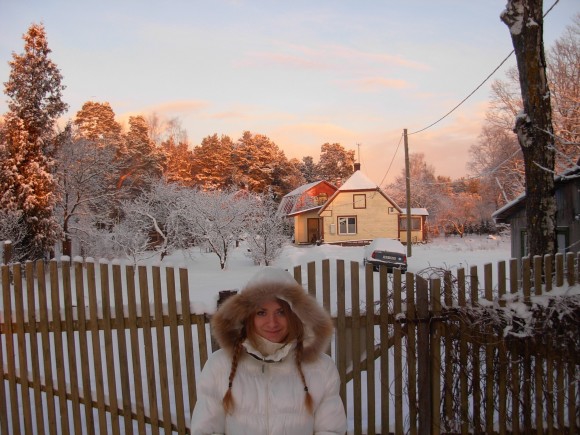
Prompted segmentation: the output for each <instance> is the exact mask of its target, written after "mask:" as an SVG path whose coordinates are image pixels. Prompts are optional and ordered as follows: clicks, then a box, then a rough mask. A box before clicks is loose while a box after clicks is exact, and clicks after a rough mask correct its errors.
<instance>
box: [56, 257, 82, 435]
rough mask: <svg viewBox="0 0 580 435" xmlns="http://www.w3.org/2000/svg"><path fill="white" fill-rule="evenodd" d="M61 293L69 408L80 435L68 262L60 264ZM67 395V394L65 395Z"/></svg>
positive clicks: (80, 426) (75, 353) (79, 411)
mask: <svg viewBox="0 0 580 435" xmlns="http://www.w3.org/2000/svg"><path fill="white" fill-rule="evenodd" d="M61 273H62V291H63V303H64V321H65V331H66V332H65V336H66V354H67V357H68V370H69V385H70V395H71V408H72V417H73V426H74V433H75V434H76V433H81V431H82V425H81V408H80V402H79V377H78V367H77V350H76V343H75V333H74V327H73V323H74V320H73V309H72V285H71V268H70V261H69V260H68V259H67V260H63V261H62V263H61ZM67 395H68V393H67Z"/></svg>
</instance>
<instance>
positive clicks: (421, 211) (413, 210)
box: [401, 206, 429, 216]
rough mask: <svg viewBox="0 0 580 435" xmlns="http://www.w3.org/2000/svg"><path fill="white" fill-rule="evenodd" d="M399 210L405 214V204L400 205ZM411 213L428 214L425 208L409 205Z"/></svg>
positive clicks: (414, 214) (417, 214) (415, 214)
mask: <svg viewBox="0 0 580 435" xmlns="http://www.w3.org/2000/svg"><path fill="white" fill-rule="evenodd" d="M401 210H403V213H404V214H407V207H406V206H402V207H401ZM411 214H412V215H413V216H429V212H428V211H427V209H426V208H422V207H411Z"/></svg>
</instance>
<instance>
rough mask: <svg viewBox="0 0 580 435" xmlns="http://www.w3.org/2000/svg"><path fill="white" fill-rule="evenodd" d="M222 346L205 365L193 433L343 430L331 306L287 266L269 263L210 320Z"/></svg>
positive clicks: (286, 434) (294, 434)
mask: <svg viewBox="0 0 580 435" xmlns="http://www.w3.org/2000/svg"><path fill="white" fill-rule="evenodd" d="M211 324H212V331H213V334H214V337H215V338H216V340H217V341H218V343H219V345H220V347H221V349H220V350H218V351H216V352H215V353H214V354H213V355H212V356H211V357H210V358H209V360H208V361H207V363H206V365H205V367H204V368H203V371H202V374H201V378H200V380H199V383H198V389H197V397H198V399H197V403H196V405H195V409H194V411H193V415H192V418H191V425H190V428H191V433H192V435H205V434H226V435H309V434H316V435H322V434H326V435H330V434H344V433H345V431H346V416H345V412H344V406H343V404H342V401H341V399H340V396H339V384H340V380H339V377H338V371H337V370H336V366H335V365H334V362H333V361H332V359H331V358H330V357H329V356H328V355H326V354H325V353H324V351H325V350H326V349H327V347H328V344H329V340H330V337H331V335H332V331H333V326H332V321H331V319H330V316H329V315H328V313H327V312H326V311H325V310H324V309H323V308H322V307H321V306H320V305H319V304H318V303H317V302H316V299H314V298H313V297H311V296H310V295H308V294H307V293H306V292H305V291H304V289H303V288H302V286H300V285H299V284H298V283H297V282H296V281H295V280H294V279H293V278H292V276H291V275H290V274H289V273H288V272H286V271H283V270H280V269H273V268H265V269H264V270H263V271H261V272H260V273H258V275H256V277H254V278H253V279H252V280H250V282H249V283H248V284H247V285H246V287H245V288H244V289H243V290H242V291H241V292H240V293H239V294H236V295H234V296H231V297H230V298H228V299H227V300H226V301H225V302H224V303H223V304H222V306H221V307H220V308H219V309H218V310H217V312H216V313H215V314H214V316H213V317H212V320H211Z"/></svg>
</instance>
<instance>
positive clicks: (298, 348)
mask: <svg viewBox="0 0 580 435" xmlns="http://www.w3.org/2000/svg"><path fill="white" fill-rule="evenodd" d="M302 350H303V344H302V340H299V341H298V343H297V344H296V367H297V368H298V373H299V374H300V379H302V384H303V385H304V392H305V393H306V397H304V404H305V405H306V409H307V410H308V412H309V413H310V414H312V413H313V412H314V404H313V402H312V396H311V395H310V392H309V391H308V385H306V378H305V377H304V372H303V371H302Z"/></svg>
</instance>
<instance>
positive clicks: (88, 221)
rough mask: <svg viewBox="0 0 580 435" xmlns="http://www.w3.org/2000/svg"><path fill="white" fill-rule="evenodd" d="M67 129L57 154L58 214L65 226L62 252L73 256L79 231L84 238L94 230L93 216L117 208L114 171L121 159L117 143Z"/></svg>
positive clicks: (63, 226) (62, 225) (61, 223)
mask: <svg viewBox="0 0 580 435" xmlns="http://www.w3.org/2000/svg"><path fill="white" fill-rule="evenodd" d="M66 130H67V132H68V135H67V136H68V137H67V139H65V140H63V142H62V144H61V146H60V147H59V149H58V152H57V155H56V161H57V168H56V179H57V183H58V192H59V201H58V202H57V204H56V216H57V217H58V219H59V223H60V225H61V227H62V229H63V240H62V254H63V255H68V256H70V255H72V240H73V237H74V236H75V234H77V235H80V237H81V238H80V239H81V240H82V239H83V238H84V237H82V235H83V234H84V233H87V232H90V228H87V225H89V226H91V227H92V226H94V225H95V223H96V222H95V219H93V218H96V217H97V216H99V215H101V214H105V215H106V214H107V213H108V211H109V210H111V209H112V208H113V206H114V204H115V202H116V197H117V194H118V190H117V189H115V188H114V185H111V182H112V180H111V178H110V174H111V173H115V172H117V170H118V168H117V165H118V161H117V160H116V158H115V150H114V148H113V147H106V146H99V144H98V142H93V141H92V140H89V139H85V138H83V137H74V136H73V134H72V132H71V131H70V128H67V129H66ZM100 220H101V222H102V221H103V219H100Z"/></svg>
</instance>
